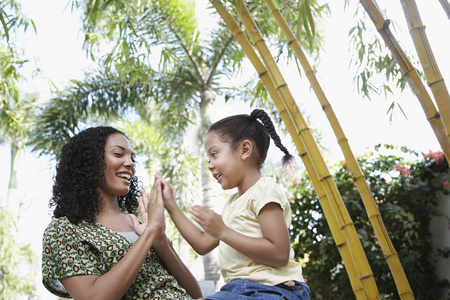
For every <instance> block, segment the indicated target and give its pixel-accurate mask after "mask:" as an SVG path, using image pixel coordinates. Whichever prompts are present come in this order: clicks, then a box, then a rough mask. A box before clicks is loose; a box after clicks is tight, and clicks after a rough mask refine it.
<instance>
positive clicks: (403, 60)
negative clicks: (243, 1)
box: [359, 0, 450, 161]
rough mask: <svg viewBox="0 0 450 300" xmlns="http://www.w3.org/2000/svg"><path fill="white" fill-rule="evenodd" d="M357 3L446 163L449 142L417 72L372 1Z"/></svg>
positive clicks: (449, 154) (366, 0)
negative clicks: (389, 55)
mask: <svg viewBox="0 0 450 300" xmlns="http://www.w3.org/2000/svg"><path fill="white" fill-rule="evenodd" d="M359 2H360V3H361V4H362V6H363V7H364V9H365V11H366V12H367V13H368V14H369V16H370V18H371V20H372V22H373V23H374V24H375V27H376V28H377V30H378V32H379V33H380V35H381V37H382V38H383V40H384V41H385V43H386V45H387V47H388V48H389V50H390V51H391V53H392V55H393V56H394V58H395V60H396V61H397V63H398V64H399V66H400V69H401V70H402V73H403V75H404V76H405V78H406V79H407V80H408V83H409V85H410V86H411V88H412V90H413V92H414V94H415V95H416V97H417V99H418V100H419V102H420V105H422V109H423V111H424V113H425V116H426V118H427V120H428V122H429V123H430V125H431V128H432V129H433V131H434V134H435V135H436V137H437V139H438V141H439V144H440V145H441V147H442V151H443V152H444V155H445V157H446V158H447V160H448V161H450V141H449V139H448V138H447V132H446V130H445V128H444V124H443V122H442V119H441V116H440V114H439V112H438V111H437V109H436V107H435V106H434V103H433V101H432V99H431V97H430V95H429V94H428V92H427V90H426V88H425V86H424V85H423V83H422V81H421V80H420V77H419V75H418V74H417V71H416V70H415V69H414V67H413V65H412V63H411V62H410V60H409V59H408V57H407V56H406V54H405V52H404V51H403V50H402V48H401V46H400V45H399V43H398V42H397V40H396V39H395V37H394V35H393V34H392V32H391V30H390V29H389V23H390V22H389V21H388V20H385V19H384V18H383V16H382V15H381V13H380V11H379V10H378V8H377V7H376V5H375V3H374V2H373V1H372V0H360V1H359Z"/></svg>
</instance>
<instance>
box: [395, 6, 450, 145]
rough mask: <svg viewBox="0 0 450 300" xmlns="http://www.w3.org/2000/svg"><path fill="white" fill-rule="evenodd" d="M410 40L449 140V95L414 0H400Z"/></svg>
mask: <svg viewBox="0 0 450 300" xmlns="http://www.w3.org/2000/svg"><path fill="white" fill-rule="evenodd" d="M400 2H401V4H402V8H403V12H404V15H405V18H406V23H407V24H408V28H409V32H410V35H411V38H412V40H413V42H414V46H415V48H416V51H417V55H418V56H419V60H420V63H421V64H422V68H423V71H424V73H425V77H426V78H427V81H428V86H429V87H430V89H431V92H432V93H433V95H434V99H435V100H436V104H437V106H438V109H439V113H440V115H441V118H442V121H443V123H444V125H445V129H446V131H447V138H450V95H449V93H448V90H447V86H446V85H445V81H444V79H443V78H442V74H441V72H440V70H439V66H438V64H437V62H436V59H435V57H434V54H433V50H432V49H431V46H430V43H429V41H428V37H427V35H426V33H425V26H424V25H423V23H422V20H421V18H420V14H419V10H418V9H417V5H416V1H415V0H400Z"/></svg>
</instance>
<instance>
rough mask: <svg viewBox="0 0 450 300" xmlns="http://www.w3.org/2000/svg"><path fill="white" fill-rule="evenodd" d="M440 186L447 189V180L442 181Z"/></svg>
mask: <svg viewBox="0 0 450 300" xmlns="http://www.w3.org/2000/svg"><path fill="white" fill-rule="evenodd" d="M442 185H443V186H445V187H447V186H449V185H450V182H448V181H447V180H444V181H443V182H442Z"/></svg>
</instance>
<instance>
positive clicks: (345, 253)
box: [211, 1, 366, 299]
mask: <svg viewBox="0 0 450 300" xmlns="http://www.w3.org/2000/svg"><path fill="white" fill-rule="evenodd" d="M211 2H212V4H213V5H214V7H215V8H216V10H217V12H218V13H219V14H220V16H221V17H222V19H223V20H224V21H225V23H226V24H227V26H228V28H229V29H230V30H231V32H233V34H234V36H235V38H236V40H237V41H238V42H239V44H240V45H241V47H242V49H243V50H244V52H245V53H246V55H247V57H248V58H249V60H250V62H251V63H252V64H253V67H254V68H255V69H256V71H257V73H258V74H259V77H260V78H261V81H262V82H263V83H264V85H265V87H266V89H267V91H268V93H269V94H270V96H271V97H272V99H273V100H274V103H275V105H276V107H277V109H278V111H279V112H280V116H281V118H282V119H283V122H284V123H285V124H286V127H287V129H288V131H289V133H290V134H291V136H292V137H293V141H294V143H295V145H296V147H297V149H298V150H299V153H300V157H301V158H302V160H303V162H304V164H305V167H306V169H307V171H308V173H309V174H311V175H310V178H311V181H312V183H313V185H314V188H315V190H316V193H317V197H318V199H319V202H320V204H321V206H322V209H323V211H324V214H325V218H326V219H327V222H328V224H329V227H330V229H331V233H332V235H333V238H334V241H335V243H336V246H337V248H338V250H339V253H340V255H341V257H342V260H343V261H344V266H345V268H346V270H347V274H348V276H349V280H350V284H351V286H352V289H353V292H354V293H355V296H356V299H366V296H365V293H364V289H363V287H362V284H361V281H360V280H359V277H358V274H357V270H356V267H355V263H354V260H353V258H352V253H351V252H350V249H349V246H348V243H347V241H346V238H345V237H344V235H343V234H342V232H341V231H340V230H339V226H338V224H337V220H336V217H335V216H334V212H333V210H332V208H331V206H330V204H329V201H328V199H327V198H326V195H325V191H324V190H323V187H322V185H321V184H320V181H319V178H318V177H317V173H316V171H315V169H314V166H313V164H312V161H311V159H310V157H309V155H308V153H307V152H306V150H305V146H304V145H303V142H302V141H301V139H300V138H299V136H298V135H297V131H296V129H295V125H294V123H293V122H292V120H291V119H290V116H289V114H288V112H287V110H286V109H285V107H283V104H282V101H281V99H280V96H279V95H278V93H277V92H276V89H275V86H274V85H273V82H272V80H271V79H270V77H269V74H268V73H267V70H266V68H265V66H264V65H263V63H262V62H261V60H260V59H259V57H258V55H257V54H256V52H255V50H254V49H253V46H252V45H251V44H250V42H249V41H248V39H247V37H246V36H245V34H244V32H243V31H242V30H241V28H240V27H239V25H238V23H237V22H236V21H235V20H234V18H233V17H232V16H231V14H230V13H229V12H228V10H226V8H225V7H224V6H223V5H222V3H221V2H220V1H211Z"/></svg>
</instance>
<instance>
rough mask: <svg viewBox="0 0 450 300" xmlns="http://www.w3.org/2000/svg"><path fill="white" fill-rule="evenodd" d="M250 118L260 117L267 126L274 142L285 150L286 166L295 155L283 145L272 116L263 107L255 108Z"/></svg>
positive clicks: (284, 161)
mask: <svg viewBox="0 0 450 300" xmlns="http://www.w3.org/2000/svg"><path fill="white" fill-rule="evenodd" d="M250 118H252V119H255V120H256V119H259V120H260V121H261V123H262V124H263V125H264V128H266V130H267V132H268V133H269V135H270V136H271V137H272V140H273V142H274V143H275V146H277V147H278V148H280V150H281V151H283V153H284V156H283V160H282V162H283V166H284V167H286V166H287V165H288V164H289V163H290V162H291V161H292V160H293V159H294V156H292V154H290V153H289V151H288V150H287V149H286V147H284V146H283V144H282V143H281V139H280V137H279V136H278V134H277V132H276V131H275V127H274V126H273V123H272V120H271V119H270V116H269V115H268V114H267V113H266V112H265V111H264V110H262V109H255V110H253V111H252V113H251V114H250Z"/></svg>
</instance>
